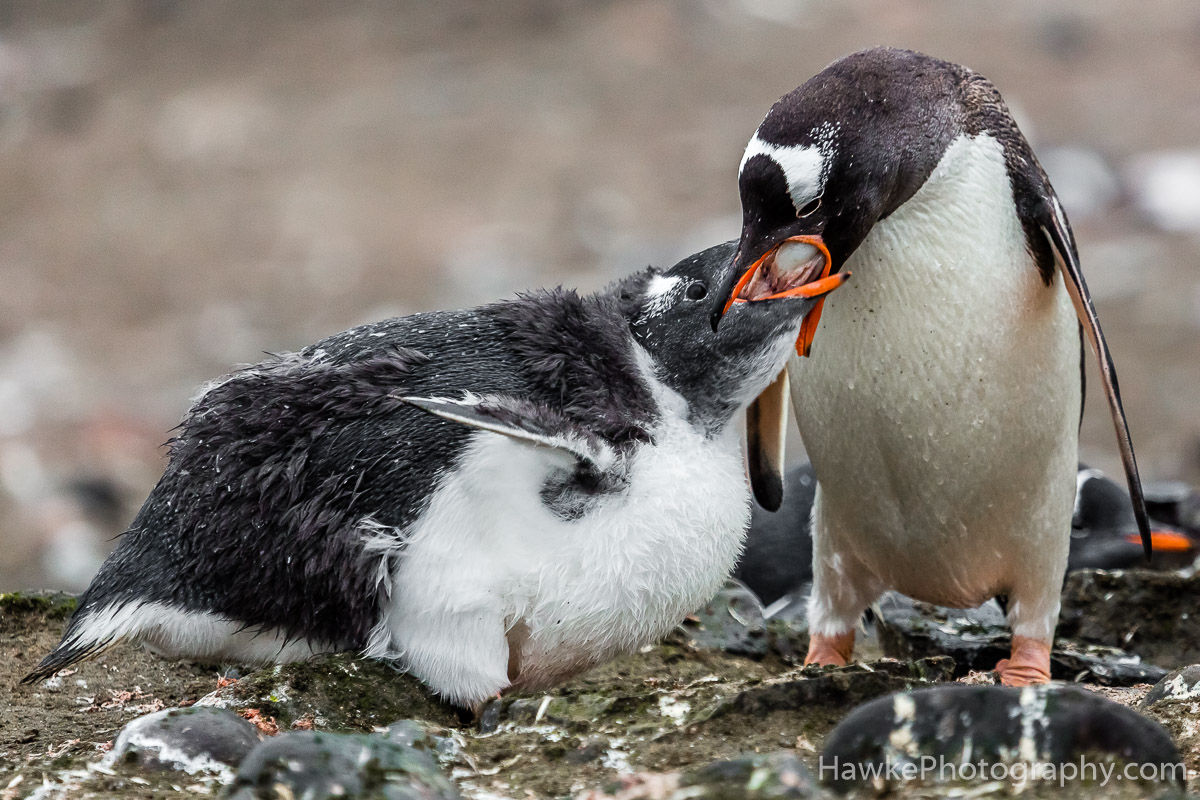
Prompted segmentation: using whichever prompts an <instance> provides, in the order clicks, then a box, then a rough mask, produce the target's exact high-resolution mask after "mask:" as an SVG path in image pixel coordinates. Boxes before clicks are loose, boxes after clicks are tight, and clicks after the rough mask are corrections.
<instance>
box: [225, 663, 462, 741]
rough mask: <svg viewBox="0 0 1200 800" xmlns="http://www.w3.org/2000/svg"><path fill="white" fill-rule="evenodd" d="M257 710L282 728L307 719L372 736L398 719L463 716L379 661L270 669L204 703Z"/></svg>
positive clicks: (450, 720)
mask: <svg viewBox="0 0 1200 800" xmlns="http://www.w3.org/2000/svg"><path fill="white" fill-rule="evenodd" d="M201 702H202V703H204V704H206V705H217V706H223V707H229V708H237V709H242V708H255V709H258V710H259V711H260V712H261V713H262V714H263V715H264V716H269V717H274V718H275V720H276V722H277V723H278V724H279V726H280V727H281V728H286V727H290V726H292V725H293V724H294V723H297V722H300V721H302V720H305V721H309V722H312V724H313V727H316V728H318V729H322V730H331V731H342V730H347V731H350V730H361V731H369V730H371V729H373V728H378V727H382V726H386V725H389V724H391V723H392V722H395V721H396V720H399V719H406V718H415V719H421V720H425V721H427V722H431V723H434V724H437V725H444V726H455V725H458V724H460V718H459V712H458V711H457V710H456V709H455V708H454V707H452V706H449V705H447V704H446V703H443V702H441V701H440V700H438V699H437V698H436V697H434V696H433V695H432V694H431V693H430V692H429V690H428V689H426V688H425V686H424V684H422V683H421V682H420V681H419V680H417V679H416V678H414V677H413V676H411V675H408V674H405V673H402V672H399V671H397V670H396V669H394V668H393V667H390V666H388V665H387V664H384V663H382V662H379V661H374V660H371V659H362V658H357V657H355V656H353V655H348V654H338V655H328V656H318V657H316V658H312V659H309V660H308V661H299V662H296V663H293V664H282V665H280V666H276V667H267V668H265V669H261V670H259V671H257V672H253V673H251V674H249V675H247V676H246V677H244V678H242V679H240V680H239V681H237V682H236V683H234V684H232V685H230V686H227V687H225V688H224V689H220V690H218V691H217V692H214V693H213V694H211V695H209V696H208V697H206V698H205V699H204V700H202V701H201Z"/></svg>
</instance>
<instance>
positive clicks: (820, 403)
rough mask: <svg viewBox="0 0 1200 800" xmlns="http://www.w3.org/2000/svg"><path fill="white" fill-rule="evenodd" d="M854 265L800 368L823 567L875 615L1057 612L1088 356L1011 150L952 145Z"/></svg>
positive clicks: (801, 414)
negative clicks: (885, 603) (1007, 597)
mask: <svg viewBox="0 0 1200 800" xmlns="http://www.w3.org/2000/svg"><path fill="white" fill-rule="evenodd" d="M846 268H847V269H849V270H851V271H852V272H853V273H854V278H853V280H852V281H851V282H850V283H849V284H847V285H846V286H845V287H844V288H843V289H842V290H841V291H839V292H837V293H836V294H834V295H831V296H830V297H829V298H828V300H827V301H826V304H825V310H824V315H823V316H822V319H821V324H820V329H819V330H818V332H817V335H816V344H815V346H814V348H813V353H812V357H811V358H809V359H793V360H792V362H791V364H790V369H791V375H792V381H791V386H792V387H793V394H792V396H793V403H794V408H795V411H796V415H797V418H798V421H799V425H800V429H801V432H802V434H803V438H804V443H805V446H806V449H807V450H808V453H809V455H810V457H811V459H812V462H813V465H814V467H815V469H816V473H817V477H818V481H819V486H820V488H819V494H818V498H817V508H816V510H815V512H814V519H815V523H816V524H815V525H814V535H815V536H816V537H817V539H818V541H817V543H816V547H815V555H814V559H815V560H814V567H815V568H817V569H818V571H820V564H819V563H818V562H817V559H824V560H825V561H826V570H827V571H828V572H829V574H830V575H835V574H836V575H839V576H841V579H842V580H844V581H849V582H850V583H852V584H855V585H856V589H855V590H856V591H857V592H858V594H859V595H860V599H862V600H863V602H864V603H868V602H870V601H871V600H872V599H873V597H874V596H876V595H877V594H878V592H879V591H881V590H883V589H889V588H890V589H897V590H899V591H901V592H903V593H905V594H908V595H910V596H912V597H914V598H917V599H921V600H925V601H929V602H935V603H940V604H943V605H951V606H960V607H968V606H974V605H977V604H979V603H981V602H983V601H985V600H986V599H988V598H989V597H991V596H993V595H994V594H996V593H998V592H1012V593H1014V594H1016V595H1020V596H1019V597H1018V602H1024V603H1025V604H1026V607H1025V612H1026V614H1027V615H1028V614H1032V615H1033V616H1035V617H1046V616H1047V615H1050V614H1051V611H1050V608H1049V606H1050V605H1052V606H1053V614H1056V613H1057V597H1058V586H1059V584H1060V582H1061V579H1062V574H1063V570H1064V569H1065V565H1066V554H1067V546H1068V531H1069V525H1070V516H1071V504H1072V492H1073V489H1074V475H1075V464H1076V449H1077V430H1078V420H1079V411H1080V374H1079V369H1080V345H1079V338H1078V329H1077V323H1076V319H1075V315H1074V312H1073V309H1072V307H1071V303H1070V299H1069V297H1068V296H1067V292H1066V291H1065V289H1064V287H1063V284H1062V279H1061V277H1059V276H1057V275H1056V276H1055V279H1054V281H1053V283H1052V284H1051V285H1050V286H1049V287H1047V286H1046V285H1045V284H1044V283H1043V282H1042V280H1041V277H1040V275H1039V273H1038V271H1037V269H1036V268H1035V266H1034V263H1033V261H1032V258H1031V256H1030V255H1029V253H1028V252H1027V250H1026V247H1025V240H1024V234H1023V232H1022V229H1021V226H1020V222H1019V221H1018V218H1017V215H1016V212H1015V208H1014V205H1013V200H1012V192H1011V189H1010V187H1009V180H1008V177H1007V174H1006V172H1005V168H1004V156H1003V152H1002V150H1001V147H1000V145H999V144H998V143H997V142H996V141H995V140H994V139H992V138H990V137H988V136H986V135H981V136H978V137H975V138H968V137H960V138H959V139H958V140H956V141H955V142H954V143H953V144H952V145H951V146H950V148H949V149H948V151H947V153H946V155H945V156H944V157H943V159H942V162H941V163H940V164H939V165H938V167H937V168H936V169H935V171H934V172H933V174H932V175H931V176H930V178H929V179H928V181H927V182H926V183H925V184H924V185H923V186H922V188H921V189H920V190H919V191H918V192H917V193H916V194H915V195H914V196H913V197H912V198H911V199H910V200H909V201H908V202H906V203H905V204H904V205H902V206H901V207H900V208H899V209H898V210H897V211H896V212H895V213H893V214H892V215H891V216H890V217H888V218H887V219H884V220H882V221H881V222H879V223H878V224H876V226H875V227H874V229H873V230H872V232H871V233H870V235H869V236H868V237H867V239H866V240H865V241H864V242H863V244H862V246H861V247H860V248H859V249H858V250H857V251H856V253H855V255H854V256H853V257H852V258H851V259H850V261H849V263H848V264H847V265H846ZM1046 587H1049V596H1047V590H1046ZM818 599H819V598H818ZM1034 605H1041V606H1045V607H1044V608H1040V609H1035V608H1033V607H1032V606H1034ZM859 610H861V609H859ZM853 616H854V617H855V618H856V617H857V611H854V612H853ZM831 622H832V621H831ZM842 622H843V623H844V622H845V620H842ZM853 623H854V620H850V621H849V625H851V626H852V625H853ZM1038 624H1039V625H1042V624H1043V623H1038ZM1049 624H1050V630H1051V631H1052V630H1053V622H1052V621H1051V622H1050V623H1049ZM830 627H831V628H832V627H838V626H837V625H832V624H831V626H830ZM843 629H845V628H843ZM1029 632H1030V633H1032V630H1030V631H1029Z"/></svg>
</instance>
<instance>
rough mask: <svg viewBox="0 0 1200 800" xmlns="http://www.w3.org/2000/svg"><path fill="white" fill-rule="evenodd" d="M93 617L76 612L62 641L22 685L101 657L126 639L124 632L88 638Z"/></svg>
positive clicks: (86, 613)
mask: <svg viewBox="0 0 1200 800" xmlns="http://www.w3.org/2000/svg"><path fill="white" fill-rule="evenodd" d="M91 616H92V614H90V613H88V612H86V611H84V612H82V613H80V612H76V614H75V616H74V617H72V618H71V622H70V624H69V625H68V626H67V631H66V633H64V634H63V637H62V640H61V641H60V642H59V643H58V644H57V645H56V646H55V648H54V649H53V650H51V651H50V653H49V654H48V655H47V656H46V657H45V658H43V659H42V660H41V663H39V664H38V665H37V667H36V668H35V669H34V670H33V671H32V672H30V673H29V674H28V675H26V676H25V677H24V678H21V683H36V682H37V681H40V680H44V679H45V678H49V677H50V676H52V675H53V674H54V673H56V672H58V671H59V670H61V669H66V668H67V667H69V666H71V665H72V664H74V663H76V662H79V661H83V660H84V659H86V658H92V657H93V656H97V655H99V654H100V653H102V652H104V651H105V650H107V649H108V648H110V647H112V646H113V645H114V644H116V643H117V642H119V641H120V640H121V639H122V638H124V632H117V631H109V632H108V634H107V635H105V636H97V637H92V636H88V635H87V628H90V627H91V626H90V625H88V624H87V622H88V620H89V619H90V618H91Z"/></svg>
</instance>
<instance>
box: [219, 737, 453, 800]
mask: <svg viewBox="0 0 1200 800" xmlns="http://www.w3.org/2000/svg"><path fill="white" fill-rule="evenodd" d="M256 797H270V798H275V797H297V798H299V797H303V798H305V800H324V798H330V797H373V798H374V797H378V798H386V800H458V798H459V797H460V795H459V793H458V790H457V789H455V788H454V785H453V784H451V783H450V781H449V779H448V778H446V776H445V775H443V774H442V772H441V770H440V769H439V768H438V766H437V764H436V763H435V761H434V759H433V757H432V756H431V755H430V754H429V753H427V752H425V751H424V750H420V749H418V748H416V747H410V746H406V745H404V744H401V743H399V742H397V741H393V740H392V739H391V738H388V737H384V736H377V735H366V734H336V733H318V732H316V731H300V732H293V733H286V734H283V735H281V736H276V737H274V738H272V739H268V740H267V741H265V742H263V743H262V744H260V745H259V746H258V747H256V748H255V749H254V750H252V751H251V752H250V754H249V755H248V756H246V758H245V760H243V761H242V764H241V766H240V767H239V768H238V772H237V779H236V781H235V783H234V785H233V786H232V787H231V794H230V798H231V800H251V799H252V798H256Z"/></svg>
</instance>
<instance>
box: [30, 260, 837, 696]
mask: <svg viewBox="0 0 1200 800" xmlns="http://www.w3.org/2000/svg"><path fill="white" fill-rule="evenodd" d="M733 250H734V245H733V243H728V244H726V245H721V246H718V247H715V248H711V249H709V250H706V251H704V252H702V253H699V254H697V255H694V256H692V257H690V258H687V259H685V260H683V261H681V262H680V263H679V264H677V265H676V266H675V267H673V268H672V269H670V270H669V271H666V272H655V271H645V272H641V273H638V274H636V275H634V276H632V277H631V278H628V279H626V280H625V281H623V282H621V283H619V284H617V285H616V286H614V287H612V288H611V289H609V290H606V291H604V292H601V293H598V294H596V295H590V296H582V297H581V296H579V295H577V294H575V293H574V292H569V291H563V290H557V291H551V292H543V293H535V294H529V295H525V296H522V297H519V298H518V299H515V300H512V301H508V302H500V303H496V304H493V305H489V306H484V307H481V308H475V309H468V310H464V311H451V312H435V313H426V314H417V315H414V316H410V317H403V318H397V319H390V320H386V321H383V322H379V323H375V324H371V325H367V326H364V327H360V328H355V329H352V330H349V331H346V332H344V333H340V334H337V335H334V336H331V337H329V338H327V339H325V340H323V341H320V342H318V343H317V344H315V345H312V346H311V347H308V348H307V349H305V350H302V351H301V352H299V353H295V354H292V355H285V356H278V357H273V358H271V359H269V360H267V361H264V362H262V363H261V364H258V365H255V366H252V367H249V368H246V369H242V370H240V371H238V372H235V373H233V374H232V375H230V376H228V377H227V378H225V379H224V380H223V381H220V382H218V383H217V384H215V385H213V386H212V387H211V388H209V389H208V390H207V391H206V392H205V393H204V394H203V395H202V396H201V397H200V398H199V399H198V400H197V401H196V403H195V404H194V406H193V407H192V409H191V411H190V413H189V414H188V416H187V419H186V420H185V421H184V423H183V424H182V426H181V429H180V432H179V435H178V437H177V438H176V439H174V440H173V442H172V444H171V456H170V461H169V464H168V466H167V468H166V472H165V474H164V475H163V476H162V478H161V479H160V480H159V482H158V485H157V486H156V487H155V488H154V490H153V491H152V492H151V494H150V497H149V499H147V500H146V503H145V505H144V506H143V507H142V509H141V511H140V512H139V513H138V515H137V517H136V518H135V520H134V522H133V524H132V526H131V527H130V529H129V531H128V532H127V533H126V534H125V535H124V538H122V540H121V542H120V544H119V545H118V547H117V549H116V550H115V551H114V552H113V554H112V555H111V556H110V557H109V558H108V560H107V561H106V562H105V563H104V565H103V566H102V567H101V569H100V572H99V574H98V575H97V576H96V577H95V579H94V580H93V581H92V583H91V585H90V586H89V587H88V589H87V591H86V592H85V593H84V594H83V596H82V598H81V599H80V602H79V606H78V610H77V611H76V612H75V615H74V616H73V617H72V619H71V621H70V623H69V624H68V626H67V629H66V632H65V634H64V635H63V638H62V641H61V642H60V643H59V644H58V646H57V647H56V648H55V649H54V651H53V652H51V653H50V654H49V655H48V656H46V658H45V659H44V660H43V661H42V663H41V664H40V665H39V666H38V667H37V669H35V670H34V671H33V672H32V673H30V674H29V675H28V676H27V677H26V681H32V680H36V679H38V678H42V677H45V676H47V675H49V674H51V673H53V672H54V671H56V670H59V669H61V668H63V667H65V666H67V665H68V664H71V663H73V662H75V661H77V660H79V659H81V658H86V657H88V656H91V655H94V654H96V653H98V652H100V651H101V650H103V649H105V648H107V647H109V646H110V645H112V644H114V643H116V642H118V641H121V640H130V641H134V642H141V643H144V644H146V645H148V646H150V647H151V648H152V649H155V650H157V651H160V652H162V653H164V654H168V655H172V656H181V657H190V658H200V659H231V660H243V661H245V660H248V661H267V662H271V661H275V662H283V661H290V660H295V659H299V658H304V657H306V656H308V655H310V654H313V653H318V652H327V651H339V650H354V651H361V652H364V653H365V654H367V655H369V656H374V657H380V658H388V659H396V660H398V661H399V662H400V664H401V665H403V666H404V667H405V668H407V669H408V670H409V671H411V672H412V673H413V674H415V675H416V676H417V677H419V678H421V679H422V680H424V681H425V682H426V683H427V684H428V685H429V686H430V687H432V688H433V689H434V690H436V691H437V692H438V693H440V694H441V695H442V696H443V697H445V698H446V699H447V700H449V701H451V702H454V703H458V704H462V705H470V704H474V703H477V702H479V701H481V700H483V699H486V698H488V697H489V696H491V695H493V694H495V693H496V692H498V691H500V690H502V689H505V688H509V687H516V688H522V689H533V688H537V687H542V686H547V685H549V684H552V683H554V682H555V681H558V680H560V679H562V678H565V677H566V676H569V675H571V674H573V673H575V672H578V671H580V670H582V669H585V668H587V667H589V666H591V665H593V664H595V663H597V662H599V661H601V660H603V659H605V658H608V657H610V656H612V655H614V654H616V653H619V652H621V651H624V650H627V649H629V648H632V647H636V646H638V645H640V644H643V643H645V642H648V641H651V640H653V639H654V638H656V637H658V636H660V635H662V634H664V633H665V632H667V631H668V630H670V628H671V627H672V626H674V625H676V624H678V623H679V622H680V620H681V619H682V618H683V616H684V615H685V614H687V613H688V612H690V611H691V610H692V609H693V608H694V607H696V606H698V605H699V604H700V603H702V602H704V601H705V600H706V599H708V598H709V597H710V596H711V595H712V594H713V593H714V592H715V591H716V590H717V588H718V587H719V586H720V583H721V581H722V580H724V578H725V576H726V574H728V572H729V570H730V569H731V568H732V567H733V564H734V561H735V560H736V558H737V555H738V552H739V550H740V548H741V542H742V536H743V531H744V529H745V527H746V522H747V519H748V516H749V507H748V505H749V504H748V501H749V495H748V491H747V489H746V486H745V479H744V473H743V467H742V456H741V452H740V446H739V440H740V435H739V433H738V432H737V431H736V430H734V428H736V426H734V425H731V424H730V422H731V420H732V419H733V418H734V417H735V415H736V414H737V413H738V412H739V411H740V410H742V409H744V408H745V407H746V405H748V404H749V403H750V402H751V401H752V400H753V399H754V397H755V396H756V395H757V394H758V393H759V392H761V391H762V389H763V388H764V387H765V386H766V385H767V384H768V383H769V382H770V381H771V380H772V379H773V378H774V376H775V375H776V374H777V373H778V372H779V371H780V370H781V369H782V368H783V366H784V364H785V363H786V359H787V356H788V352H789V349H790V347H791V344H790V343H791V342H792V341H794V340H795V337H796V335H797V334H798V331H799V328H800V324H801V321H802V319H803V316H804V314H805V313H806V312H807V311H808V310H809V309H811V307H812V306H813V303H814V300H813V299H811V298H812V297H816V296H818V295H820V294H821V293H823V292H824V291H828V290H829V289H830V288H832V287H834V286H836V285H838V284H840V283H841V277H840V276H833V277H832V278H829V279H825V280H823V281H818V282H815V283H814V284H813V285H811V286H806V287H801V288H799V289H797V290H794V291H791V292H787V293H784V296H780V297H777V298H772V299H769V300H767V301H766V302H754V303H740V304H738V306H737V307H736V308H734V309H733V310H732V311H731V312H730V314H729V315H728V316H727V318H726V322H725V324H724V325H722V326H721V329H720V331H717V332H714V331H713V329H712V327H711V325H710V324H709V313H708V307H707V304H706V303H705V298H706V296H707V294H708V293H709V291H710V286H713V285H715V283H716V281H717V280H718V279H719V278H723V277H724V274H723V270H727V269H728V268H729V264H730V259H731V257H732V255H733Z"/></svg>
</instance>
